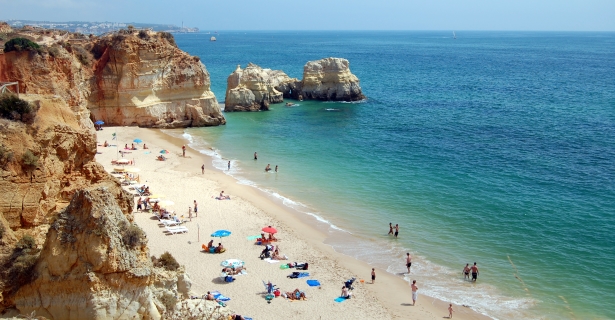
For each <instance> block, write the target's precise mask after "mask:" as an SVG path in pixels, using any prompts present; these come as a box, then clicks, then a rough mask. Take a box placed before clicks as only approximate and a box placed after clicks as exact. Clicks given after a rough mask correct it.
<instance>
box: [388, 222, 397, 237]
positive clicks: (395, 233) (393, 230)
mask: <svg viewBox="0 0 615 320" xmlns="http://www.w3.org/2000/svg"><path fill="white" fill-rule="evenodd" d="M389 234H392V235H395V238H397V235H399V224H395V227H393V224H392V223H391V222H389Z"/></svg>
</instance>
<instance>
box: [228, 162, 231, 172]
mask: <svg viewBox="0 0 615 320" xmlns="http://www.w3.org/2000/svg"><path fill="white" fill-rule="evenodd" d="M228 169H229V171H230V170H231V161H229V162H228Z"/></svg>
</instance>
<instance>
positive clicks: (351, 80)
mask: <svg viewBox="0 0 615 320" xmlns="http://www.w3.org/2000/svg"><path fill="white" fill-rule="evenodd" d="M349 65H350V64H349V62H348V60H346V59H341V58H326V59H321V60H317V61H309V62H308V63H306V64H305V66H304V67H303V80H302V81H301V95H302V96H303V98H304V99H306V100H322V101H359V100H363V99H365V96H364V95H363V93H362V91H361V87H360V86H359V79H358V78H357V76H355V75H354V74H352V73H351V72H350V66H349Z"/></svg>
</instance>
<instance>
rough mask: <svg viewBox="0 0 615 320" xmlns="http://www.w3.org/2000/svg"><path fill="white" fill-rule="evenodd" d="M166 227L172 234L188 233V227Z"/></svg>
mask: <svg viewBox="0 0 615 320" xmlns="http://www.w3.org/2000/svg"><path fill="white" fill-rule="evenodd" d="M165 229H167V231H168V232H169V233H171V234H178V233H186V232H188V228H186V227H165Z"/></svg>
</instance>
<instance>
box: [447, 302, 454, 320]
mask: <svg viewBox="0 0 615 320" xmlns="http://www.w3.org/2000/svg"><path fill="white" fill-rule="evenodd" d="M453 311H454V310H453V304H452V303H449V304H448V318H449V319H453Z"/></svg>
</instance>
